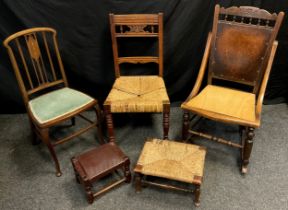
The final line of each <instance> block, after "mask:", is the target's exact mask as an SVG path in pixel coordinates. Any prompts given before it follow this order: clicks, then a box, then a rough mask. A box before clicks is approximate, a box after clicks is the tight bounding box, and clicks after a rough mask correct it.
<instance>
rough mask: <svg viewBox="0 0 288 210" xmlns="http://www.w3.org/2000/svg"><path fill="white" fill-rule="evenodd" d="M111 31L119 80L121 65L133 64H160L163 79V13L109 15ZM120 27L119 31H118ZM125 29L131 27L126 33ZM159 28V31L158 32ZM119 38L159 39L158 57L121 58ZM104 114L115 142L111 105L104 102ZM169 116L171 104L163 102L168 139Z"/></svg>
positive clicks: (165, 133)
mask: <svg viewBox="0 0 288 210" xmlns="http://www.w3.org/2000/svg"><path fill="white" fill-rule="evenodd" d="M109 19H110V31H111V38H112V49H113V58H114V68H115V76H116V78H119V77H120V76H121V75H120V64H122V63H133V64H145V63H156V64H158V75H159V77H163V13H158V14H129V15H114V14H112V13H110V14H109ZM147 26H150V27H151V28H150V31H145V30H144V28H145V27H147ZM116 27H119V31H116ZM124 27H129V28H130V29H129V30H128V31H125V28H124ZM156 27H158V31H156ZM118 37H126V38H129V37H148V38H149V37H150V38H151V37H152V38H153V37H154V38H157V39H158V56H155V57H154V56H134V57H119V56H118V44H117V38H118ZM104 112H105V116H106V122H107V128H108V134H109V138H110V140H111V141H115V134H114V126H113V118H112V113H111V105H110V104H109V103H108V102H104ZM169 116H170V102H169V101H164V102H163V138H164V139H168V133H169Z"/></svg>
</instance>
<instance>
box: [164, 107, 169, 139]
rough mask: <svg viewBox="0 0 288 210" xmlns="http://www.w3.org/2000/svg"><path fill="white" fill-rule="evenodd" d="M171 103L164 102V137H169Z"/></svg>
mask: <svg viewBox="0 0 288 210" xmlns="http://www.w3.org/2000/svg"><path fill="white" fill-rule="evenodd" d="M169 117H170V104H163V133H164V134H163V139H168V133H169Z"/></svg>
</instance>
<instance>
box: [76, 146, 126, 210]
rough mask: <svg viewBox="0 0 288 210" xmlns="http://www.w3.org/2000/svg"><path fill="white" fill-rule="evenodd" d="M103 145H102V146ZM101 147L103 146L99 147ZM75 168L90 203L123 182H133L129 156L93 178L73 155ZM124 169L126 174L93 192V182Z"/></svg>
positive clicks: (78, 180) (77, 179) (79, 182)
mask: <svg viewBox="0 0 288 210" xmlns="http://www.w3.org/2000/svg"><path fill="white" fill-rule="evenodd" d="M100 147H101V146H100ZM99 149H101V148H99ZM71 161H72V165H73V169H74V172H75V178H76V181H77V183H78V184H82V185H83V186H84V190H85V192H86V196H87V201H88V203H90V204H92V203H93V201H94V199H95V198H96V197H99V196H100V195H102V194H104V193H106V192H107V191H109V190H110V189H112V188H114V187H116V186H118V185H120V184H122V183H123V182H126V183H130V182H131V172H130V160H129V158H128V157H126V158H125V160H123V161H122V162H120V163H119V164H117V165H115V166H114V167H113V168H110V169H109V170H106V171H104V172H103V173H102V174H100V175H98V176H95V177H94V178H93V179H88V178H87V175H86V173H85V171H84V170H83V168H82V166H81V165H80V164H79V163H78V160H77V157H73V158H72V159H71ZM95 167H97V166H95ZM119 169H120V170H122V171H123V174H124V176H123V177H122V178H121V179H119V180H117V181H114V182H112V183H110V184H108V185H106V186H104V187H102V188H101V189H100V190H99V191H97V192H93V183H94V182H96V181H98V180H99V179H101V178H103V177H105V176H107V175H108V174H111V173H116V174H117V175H119V174H118V171H117V170H119Z"/></svg>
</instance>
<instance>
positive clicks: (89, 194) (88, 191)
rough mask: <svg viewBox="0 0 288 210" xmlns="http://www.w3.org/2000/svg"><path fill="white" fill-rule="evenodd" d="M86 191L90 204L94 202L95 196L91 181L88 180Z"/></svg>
mask: <svg viewBox="0 0 288 210" xmlns="http://www.w3.org/2000/svg"><path fill="white" fill-rule="evenodd" d="M85 191H86V195H87V201H88V203H90V204H91V203H93V201H94V196H93V192H92V185H91V184H90V183H88V182H87V181H86V183H85Z"/></svg>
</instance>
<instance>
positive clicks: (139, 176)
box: [134, 172, 142, 193]
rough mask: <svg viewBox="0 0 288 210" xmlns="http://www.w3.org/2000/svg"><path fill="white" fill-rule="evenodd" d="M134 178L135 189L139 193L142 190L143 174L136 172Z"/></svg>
mask: <svg viewBox="0 0 288 210" xmlns="http://www.w3.org/2000/svg"><path fill="white" fill-rule="evenodd" d="M134 178H135V191H136V193H139V192H141V191H142V174H140V173H136V172H135V173H134Z"/></svg>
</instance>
